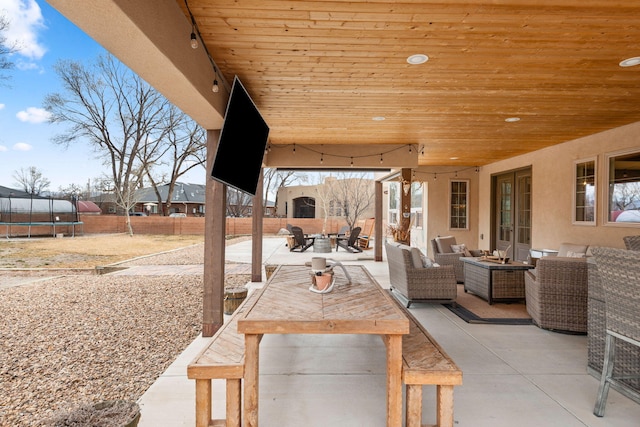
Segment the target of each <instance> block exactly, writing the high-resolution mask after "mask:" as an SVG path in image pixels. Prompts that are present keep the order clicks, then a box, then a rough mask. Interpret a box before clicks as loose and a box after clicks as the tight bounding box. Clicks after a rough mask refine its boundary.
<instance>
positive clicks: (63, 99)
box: [44, 55, 169, 235]
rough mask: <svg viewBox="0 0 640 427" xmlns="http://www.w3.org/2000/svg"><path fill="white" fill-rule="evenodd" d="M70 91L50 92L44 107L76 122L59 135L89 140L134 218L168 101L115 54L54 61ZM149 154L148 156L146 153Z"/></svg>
mask: <svg viewBox="0 0 640 427" xmlns="http://www.w3.org/2000/svg"><path fill="white" fill-rule="evenodd" d="M55 70H56V73H57V74H58V76H59V77H60V79H61V80H62V84H63V88H64V91H65V93H64V94H59V93H54V94H49V95H48V96H47V97H46V98H45V102H44V105H45V108H46V109H47V110H48V111H49V112H50V113H51V117H50V122H51V123H69V124H71V127H70V128H69V129H68V130H67V131H66V132H64V133H62V134H60V135H57V136H55V137H54V142H55V143H58V144H61V145H65V146H68V145H69V144H72V143H74V142H78V141H81V140H88V141H89V143H90V144H92V145H93V146H94V147H95V149H96V151H97V152H98V153H99V155H100V156H101V157H102V159H103V160H104V163H105V164H106V165H108V167H109V168H110V176H109V178H110V179H111V180H112V182H113V192H114V194H115V199H116V200H115V203H116V204H117V205H118V206H119V207H121V208H122V209H123V210H124V212H125V214H126V216H127V219H126V221H127V227H128V229H129V234H130V235H133V229H132V228H131V222H130V218H129V212H130V210H131V209H132V208H133V207H134V206H135V204H136V202H137V200H136V199H135V190H136V189H137V188H140V187H142V185H143V178H144V176H148V174H147V173H146V172H145V170H146V168H147V167H148V165H147V163H148V162H150V161H152V160H153V159H155V157H151V156H155V155H156V153H157V151H156V150H154V149H151V148H148V146H150V145H153V144H155V143H156V141H159V140H162V139H163V137H164V136H165V134H166V128H165V114H166V112H167V109H168V105H169V102H168V101H167V100H166V99H165V98H164V97H163V96H162V95H160V94H159V93H158V92H157V91H156V90H155V89H153V88H152V87H151V86H149V85H148V84H147V83H146V82H144V81H143V80H142V79H141V78H140V77H139V76H137V75H136V74H134V73H133V72H132V71H131V70H129V69H128V68H126V67H125V66H124V65H122V64H121V63H120V62H118V61H117V60H116V59H115V58H114V57H113V56H111V55H106V56H101V57H99V58H98V59H97V61H96V62H95V63H94V64H92V65H91V66H84V65H82V64H81V63H79V62H76V61H61V62H59V63H57V64H56V66H55ZM145 156H148V157H145Z"/></svg>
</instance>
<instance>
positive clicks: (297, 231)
mask: <svg viewBox="0 0 640 427" xmlns="http://www.w3.org/2000/svg"><path fill="white" fill-rule="evenodd" d="M291 234H293V244H292V245H291V246H290V247H289V252H304V251H306V250H307V249H309V248H310V247H311V246H313V242H314V241H315V237H308V236H307V235H306V234H304V232H303V231H302V228H300V227H296V226H295V225H294V226H292V227H291Z"/></svg>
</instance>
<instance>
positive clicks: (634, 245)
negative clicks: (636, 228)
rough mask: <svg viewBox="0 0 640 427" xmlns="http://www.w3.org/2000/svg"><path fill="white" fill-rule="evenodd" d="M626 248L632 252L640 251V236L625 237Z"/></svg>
mask: <svg viewBox="0 0 640 427" xmlns="http://www.w3.org/2000/svg"><path fill="white" fill-rule="evenodd" d="M622 240H624V245H625V247H626V248H627V249H628V250H630V251H640V236H624V237H623V238H622Z"/></svg>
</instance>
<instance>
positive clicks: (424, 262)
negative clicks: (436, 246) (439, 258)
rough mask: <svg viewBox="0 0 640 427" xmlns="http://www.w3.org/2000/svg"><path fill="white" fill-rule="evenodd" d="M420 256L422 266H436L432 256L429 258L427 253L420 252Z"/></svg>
mask: <svg viewBox="0 0 640 427" xmlns="http://www.w3.org/2000/svg"><path fill="white" fill-rule="evenodd" d="M420 258H422V266H423V267H424V268H431V267H434V262H433V261H431V258H429V257H428V256H426V255H425V254H420Z"/></svg>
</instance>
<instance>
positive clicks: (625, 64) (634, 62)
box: [618, 56, 640, 67]
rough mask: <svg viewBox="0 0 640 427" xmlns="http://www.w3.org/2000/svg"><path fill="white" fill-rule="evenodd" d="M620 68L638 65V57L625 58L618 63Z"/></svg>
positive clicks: (639, 59) (639, 57)
mask: <svg viewBox="0 0 640 427" xmlns="http://www.w3.org/2000/svg"><path fill="white" fill-rule="evenodd" d="M618 65H620V66H621V67H634V66H636V65H640V56H635V57H633V58H627V59H625V60H624V61H620V64H618Z"/></svg>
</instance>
